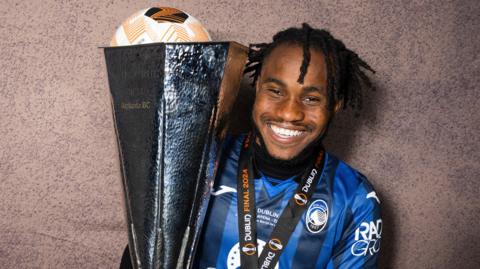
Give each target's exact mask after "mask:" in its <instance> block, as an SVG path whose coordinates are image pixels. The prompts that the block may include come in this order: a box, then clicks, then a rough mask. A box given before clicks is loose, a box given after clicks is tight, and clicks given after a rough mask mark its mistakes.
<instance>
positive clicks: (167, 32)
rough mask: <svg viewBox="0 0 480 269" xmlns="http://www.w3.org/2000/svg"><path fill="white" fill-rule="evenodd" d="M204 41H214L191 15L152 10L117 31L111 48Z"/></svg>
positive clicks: (172, 11) (163, 9)
mask: <svg viewBox="0 0 480 269" xmlns="http://www.w3.org/2000/svg"><path fill="white" fill-rule="evenodd" d="M202 41H211V38H210V35H209V34H208V32H207V30H206V29H205V28H204V27H203V26H202V24H201V23H200V22H199V21H198V20H197V19H195V18H194V17H193V16H191V15H190V14H188V13H186V12H183V11H181V10H178V9H176V8H171V7H149V8H146V9H142V10H140V11H138V12H136V13H134V14H133V15H131V16H130V17H129V18H128V19H126V20H125V21H124V22H123V23H122V24H121V25H120V26H119V27H118V28H117V30H116V32H115V35H114V36H113V37H112V40H111V41H110V46H128V45H138V44H146V43H154V42H202Z"/></svg>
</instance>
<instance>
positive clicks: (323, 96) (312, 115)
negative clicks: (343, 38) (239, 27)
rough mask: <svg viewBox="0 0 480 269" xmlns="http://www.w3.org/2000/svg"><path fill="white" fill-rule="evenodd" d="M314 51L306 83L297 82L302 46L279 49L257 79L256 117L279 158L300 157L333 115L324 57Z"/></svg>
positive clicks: (272, 151)
mask: <svg viewBox="0 0 480 269" xmlns="http://www.w3.org/2000/svg"><path fill="white" fill-rule="evenodd" d="M310 54H311V60H310V64H309V66H308V70H307V74H306V76H305V80H304V83H303V84H300V83H298V82H297V81H298V78H299V76H300V66H301V64H302V60H303V49H302V48H301V47H300V46H298V45H280V46H278V47H277V48H275V49H274V50H273V51H272V52H271V53H270V55H268V56H267V58H266V59H265V61H264V63H263V66H262V71H261V74H260V77H259V78H258V80H257V85H256V98H255V104H254V106H253V120H254V123H255V125H256V126H257V129H258V130H259V131H260V134H261V136H262V138H263V141H264V142H265V146H266V148H267V150H268V153H270V155H271V156H273V157H275V158H277V159H281V160H290V159H292V158H294V157H296V156H297V155H298V154H299V153H300V152H301V151H302V150H303V149H304V148H306V147H307V146H308V145H309V144H310V143H312V142H313V141H314V140H315V139H316V138H318V137H319V136H320V135H322V134H323V132H324V131H325V129H326V126H327V122H328V119H329V117H330V114H331V113H330V112H329V111H328V98H327V96H328V95H327V68H326V65H325V60H324V56H323V54H322V53H320V52H318V51H316V50H314V49H310ZM338 107H339V106H336V107H335V110H337V109H338Z"/></svg>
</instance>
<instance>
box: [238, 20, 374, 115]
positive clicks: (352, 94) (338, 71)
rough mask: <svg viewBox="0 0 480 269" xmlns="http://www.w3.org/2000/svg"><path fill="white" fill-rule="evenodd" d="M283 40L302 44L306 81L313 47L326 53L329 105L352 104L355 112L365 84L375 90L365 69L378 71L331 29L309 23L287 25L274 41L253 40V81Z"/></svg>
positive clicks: (302, 74)
mask: <svg viewBox="0 0 480 269" xmlns="http://www.w3.org/2000/svg"><path fill="white" fill-rule="evenodd" d="M281 44H295V45H299V46H301V47H302V48H303V61H302V65H301V67H300V77H299V78H298V82H299V83H302V84H303V81H304V79H305V75H306V73H307V68H308V65H309V63H310V47H312V48H314V49H317V50H319V51H320V52H322V53H323V55H325V62H326V66H327V89H328V101H329V102H328V104H329V109H330V110H331V109H333V106H334V104H335V103H336V102H338V101H343V104H344V108H347V107H348V106H349V107H351V108H352V109H353V110H354V111H355V112H358V111H360V109H361V108H362V92H361V90H362V88H364V87H365V86H366V87H367V88H370V89H372V90H374V86H373V85H372V83H371V81H370V79H369V78H368V77H367V75H366V74H365V72H364V70H363V69H365V70H368V71H370V72H372V73H375V71H374V70H373V69H372V68H371V67H370V66H369V65H368V64H367V63H366V62H365V61H363V60H362V59H361V58H360V57H359V56H358V55H357V54H356V53H355V52H353V51H351V50H349V49H347V48H346V47H345V45H344V44H343V42H342V41H340V40H338V39H335V38H334V37H333V36H332V35H331V34H330V33H329V32H328V31H326V30H322V29H313V28H311V27H310V26H309V25H308V24H307V23H303V24H302V28H293V27H292V28H288V29H286V30H284V31H281V32H278V33H277V34H275V35H274V36H273V42H272V43H260V44H251V45H250V50H249V53H248V62H247V65H246V68H245V73H252V74H251V75H250V77H251V78H253V82H252V85H253V86H255V83H256V81H257V79H258V76H259V75H260V72H261V70H262V64H263V61H264V60H265V59H266V58H267V56H268V55H269V54H270V53H271V52H272V51H273V49H274V48H276V47H278V46H279V45H281Z"/></svg>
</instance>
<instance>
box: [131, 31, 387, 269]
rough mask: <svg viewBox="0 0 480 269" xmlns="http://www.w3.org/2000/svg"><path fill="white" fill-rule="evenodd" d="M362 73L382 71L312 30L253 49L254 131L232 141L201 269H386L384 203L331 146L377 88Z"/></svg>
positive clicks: (201, 250)
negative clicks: (341, 114)
mask: <svg viewBox="0 0 480 269" xmlns="http://www.w3.org/2000/svg"><path fill="white" fill-rule="evenodd" d="M362 69H366V70H370V71H373V70H372V69H371V68H370V67H369V66H368V65H367V64H366V63H365V62H364V61H363V60H361V59H360V58H359V57H358V56H357V54H355V53H354V52H352V51H351V50H348V49H347V48H345V46H344V44H343V43H342V42H341V41H339V40H337V39H335V38H333V37H332V36H331V35H330V34H329V33H328V32H326V31H324V30H318V29H312V28H310V26H308V25H307V24H303V27H302V28H290V29H287V30H285V31H282V32H279V33H278V34H276V35H275V36H274V37H273V42H272V43H268V44H257V45H252V46H251V51H250V54H249V63H248V64H247V69H246V72H252V77H253V83H254V86H255V89H256V97H255V104H254V107H253V113H252V118H253V123H254V126H253V128H252V129H253V130H252V132H251V133H250V134H247V135H241V136H238V137H229V138H227V140H226V143H225V145H224V148H223V156H224V157H223V159H222V160H221V162H220V163H219V168H218V176H217V179H216V181H215V185H214V187H213V190H212V198H211V200H210V204H209V208H208V212H207V216H206V220H205V223H204V230H203V233H202V235H201V238H200V240H199V246H198V251H197V257H196V262H195V268H202V269H203V268H228V269H230V268H239V267H240V266H241V268H295V269H296V268H376V264H377V256H378V252H379V249H380V238H381V232H382V221H381V219H380V213H379V204H380V201H379V200H378V197H377V196H376V194H375V192H374V191H373V189H372V186H371V185H370V184H369V183H368V181H367V180H366V178H365V177H364V176H363V175H362V174H360V173H359V172H357V171H356V170H354V169H353V168H351V167H349V166H348V165H346V164H345V163H344V162H342V161H340V160H338V159H337V158H336V157H334V156H333V155H330V154H328V153H327V152H325V151H324V149H323V147H322V140H323V138H324V137H325V134H326V133H327V130H328V127H329V125H330V123H331V121H332V119H333V117H334V115H335V114H336V113H337V112H338V111H339V110H340V109H341V108H342V107H346V106H350V107H352V108H354V109H359V108H360V106H361V99H360V97H361V90H362V88H365V87H371V83H370V81H369V79H368V77H367V76H366V75H365V74H364V72H363V70H362ZM124 257H126V258H128V255H127V256H125V255H124Z"/></svg>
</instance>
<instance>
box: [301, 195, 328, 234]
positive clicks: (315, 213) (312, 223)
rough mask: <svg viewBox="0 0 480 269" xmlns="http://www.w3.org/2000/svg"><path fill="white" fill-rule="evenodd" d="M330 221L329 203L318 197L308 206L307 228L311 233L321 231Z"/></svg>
mask: <svg viewBox="0 0 480 269" xmlns="http://www.w3.org/2000/svg"><path fill="white" fill-rule="evenodd" d="M327 221H328V206H327V203H326V202H325V201H324V200H322V199H318V200H315V201H313V203H312V204H311V205H310V206H309V207H308V210H307V214H306V215H305V225H306V226H307V230H308V231H309V232H311V233H314V234H316V233H319V232H321V231H322V230H323V229H324V228H325V226H327Z"/></svg>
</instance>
